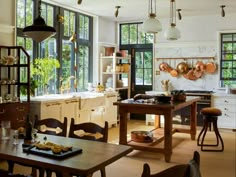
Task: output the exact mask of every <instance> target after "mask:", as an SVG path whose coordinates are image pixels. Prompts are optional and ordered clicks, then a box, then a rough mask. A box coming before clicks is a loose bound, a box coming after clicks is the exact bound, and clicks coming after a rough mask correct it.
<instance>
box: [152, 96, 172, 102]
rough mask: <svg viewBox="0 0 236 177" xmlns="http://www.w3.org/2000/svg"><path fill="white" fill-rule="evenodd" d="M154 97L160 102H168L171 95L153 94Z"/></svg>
mask: <svg viewBox="0 0 236 177" xmlns="http://www.w3.org/2000/svg"><path fill="white" fill-rule="evenodd" d="M155 99H156V100H157V101H158V102H161V103H168V102H170V100H171V96H166V95H157V96H155Z"/></svg>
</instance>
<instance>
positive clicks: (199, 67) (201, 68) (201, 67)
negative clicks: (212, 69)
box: [195, 61, 206, 72]
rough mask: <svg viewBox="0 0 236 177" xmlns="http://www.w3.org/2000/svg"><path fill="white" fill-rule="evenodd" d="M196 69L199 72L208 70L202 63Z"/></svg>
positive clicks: (199, 62) (197, 64) (198, 63)
mask: <svg viewBox="0 0 236 177" xmlns="http://www.w3.org/2000/svg"><path fill="white" fill-rule="evenodd" d="M195 68H196V70H197V71H202V72H203V71H205V70H206V65H205V64H204V63H203V62H202V61H198V62H197V63H196V65H195Z"/></svg>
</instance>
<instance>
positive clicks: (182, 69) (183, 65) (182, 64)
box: [177, 62, 189, 74]
mask: <svg viewBox="0 0 236 177" xmlns="http://www.w3.org/2000/svg"><path fill="white" fill-rule="evenodd" d="M188 70H189V68H188V64H187V63H185V62H180V63H179V64H178V65H177V71H178V73H181V74H184V73H187V72H188Z"/></svg>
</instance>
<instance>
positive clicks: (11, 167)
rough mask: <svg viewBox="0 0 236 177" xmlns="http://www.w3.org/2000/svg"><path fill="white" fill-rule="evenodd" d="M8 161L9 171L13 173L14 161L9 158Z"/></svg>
mask: <svg viewBox="0 0 236 177" xmlns="http://www.w3.org/2000/svg"><path fill="white" fill-rule="evenodd" d="M7 163H8V172H9V173H13V169H14V162H13V161H11V160H8V161H7Z"/></svg>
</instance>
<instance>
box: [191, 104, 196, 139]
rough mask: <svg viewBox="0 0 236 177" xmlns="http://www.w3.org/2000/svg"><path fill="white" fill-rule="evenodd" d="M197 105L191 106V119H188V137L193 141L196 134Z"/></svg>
mask: <svg viewBox="0 0 236 177" xmlns="http://www.w3.org/2000/svg"><path fill="white" fill-rule="evenodd" d="M196 127H197V103H196V102H194V103H192V104H191V118H190V136H191V139H192V140H195V138H196V134H197V128H196Z"/></svg>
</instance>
